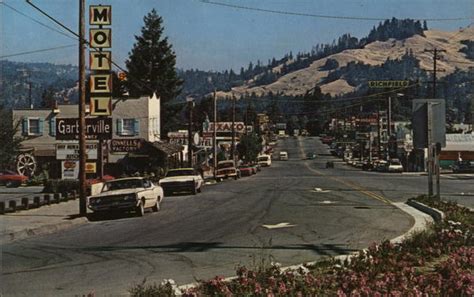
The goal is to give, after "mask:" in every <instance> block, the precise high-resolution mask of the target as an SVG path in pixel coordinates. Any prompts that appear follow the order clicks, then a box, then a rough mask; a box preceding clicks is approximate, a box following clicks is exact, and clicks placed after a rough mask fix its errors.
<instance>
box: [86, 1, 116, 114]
mask: <svg viewBox="0 0 474 297" xmlns="http://www.w3.org/2000/svg"><path fill="white" fill-rule="evenodd" d="M111 24H112V6H111V5H91V6H89V25H90V26H91V28H90V29H89V42H90V50H89V69H90V70H91V75H90V115H92V116H110V115H111V114H112V75H111V69H112V52H111V51H107V50H104V49H109V48H111V47H112V29H111V28H104V26H110V25H111ZM92 26H98V27H92Z"/></svg>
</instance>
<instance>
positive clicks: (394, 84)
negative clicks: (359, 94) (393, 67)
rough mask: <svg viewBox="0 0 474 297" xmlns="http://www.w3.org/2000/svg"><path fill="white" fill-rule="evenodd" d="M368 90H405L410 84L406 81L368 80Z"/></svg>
mask: <svg viewBox="0 0 474 297" xmlns="http://www.w3.org/2000/svg"><path fill="white" fill-rule="evenodd" d="M368 84H369V88H377V89H385V88H406V87H408V85H409V84H410V82H409V81H408V80H369V82H368Z"/></svg>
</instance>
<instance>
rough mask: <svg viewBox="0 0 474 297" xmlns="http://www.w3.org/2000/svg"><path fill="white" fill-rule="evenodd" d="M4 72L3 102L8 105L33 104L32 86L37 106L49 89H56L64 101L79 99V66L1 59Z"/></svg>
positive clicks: (0, 97)
mask: <svg viewBox="0 0 474 297" xmlns="http://www.w3.org/2000/svg"><path fill="white" fill-rule="evenodd" d="M0 74H1V75H0V105H4V106H5V107H14V108H25V107H29V104H30V102H29V97H30V94H29V93H30V89H31V99H32V103H33V105H34V106H36V107H38V106H40V105H41V97H42V94H43V93H44V92H45V91H46V90H48V89H49V90H51V91H53V92H55V93H56V96H57V98H58V100H60V102H61V103H64V102H76V101H77V91H76V92H74V89H75V87H76V84H77V80H78V68H77V67H76V66H72V65H56V64H52V63H23V62H12V61H7V60H1V61H0ZM30 86H31V88H30Z"/></svg>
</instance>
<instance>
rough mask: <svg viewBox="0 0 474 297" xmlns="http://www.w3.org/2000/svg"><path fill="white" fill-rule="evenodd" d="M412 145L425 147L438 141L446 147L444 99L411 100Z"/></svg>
mask: <svg viewBox="0 0 474 297" xmlns="http://www.w3.org/2000/svg"><path fill="white" fill-rule="evenodd" d="M412 127H413V146H414V147H415V148H420V149H421V148H427V147H429V146H430V145H431V144H436V143H440V144H441V147H446V104H445V101H444V99H415V100H413V119H412Z"/></svg>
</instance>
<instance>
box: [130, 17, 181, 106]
mask: <svg viewBox="0 0 474 297" xmlns="http://www.w3.org/2000/svg"><path fill="white" fill-rule="evenodd" d="M143 21H144V23H145V25H144V26H143V27H142V30H141V35H140V36H135V39H136V42H135V44H134V45H133V48H132V51H131V52H130V53H129V58H128V60H127V61H126V62H125V64H126V66H127V69H128V77H127V79H128V88H129V91H130V95H132V96H140V95H151V94H152V93H153V92H156V94H157V96H159V97H160V98H161V99H162V100H163V102H167V101H169V100H171V99H173V98H175V97H176V96H177V95H178V94H179V93H180V91H181V85H182V83H183V82H182V81H181V80H180V79H179V78H178V75H177V72H176V68H175V65H176V55H175V53H174V51H173V50H172V46H171V44H170V43H169V42H168V38H167V37H163V31H164V27H163V25H162V23H163V19H162V18H161V17H160V16H158V14H157V13H156V11H155V9H153V10H152V11H151V12H150V13H148V15H146V16H145V17H144V18H143Z"/></svg>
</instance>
